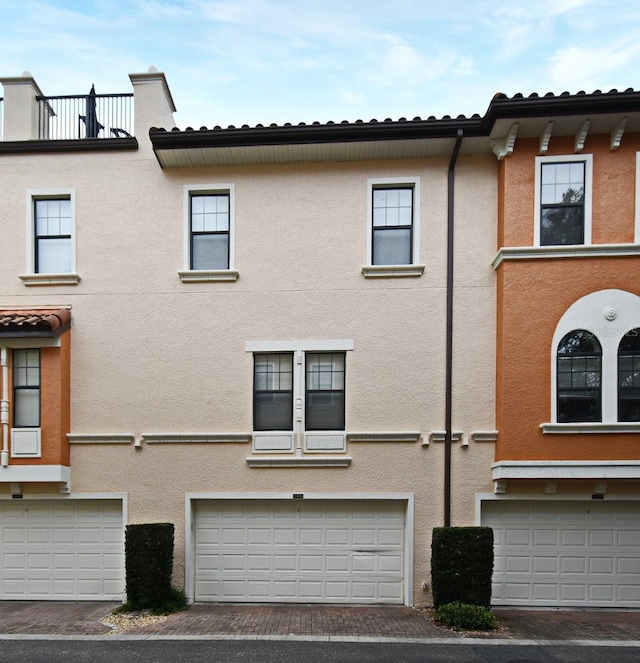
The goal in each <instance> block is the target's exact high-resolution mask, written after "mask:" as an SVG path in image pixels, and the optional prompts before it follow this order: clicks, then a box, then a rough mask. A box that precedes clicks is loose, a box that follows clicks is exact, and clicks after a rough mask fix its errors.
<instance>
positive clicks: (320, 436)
mask: <svg viewBox="0 0 640 663" xmlns="http://www.w3.org/2000/svg"><path fill="white" fill-rule="evenodd" d="M353 349H354V341H353V340H352V339H333V340H330V339H324V340H291V341H247V342H246V343H245V350H246V351H247V352H250V353H252V356H253V431H254V435H253V451H254V452H256V453H282V452H293V451H295V450H296V449H297V451H302V449H304V451H305V453H306V452H310V453H327V452H332V451H334V452H335V451H339V452H344V451H345V450H346V437H345V430H346V397H345V395H346V364H347V354H348V352H349V351H350V350H353Z"/></svg>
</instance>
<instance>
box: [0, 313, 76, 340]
mask: <svg viewBox="0 0 640 663" xmlns="http://www.w3.org/2000/svg"><path fill="white" fill-rule="evenodd" d="M70 322H71V311H70V310H69V309H67V308H60V309H20V310H16V309H0V336H11V335H12V334H15V333H19V335H27V336H28V335H31V333H33V334H34V335H36V334H38V335H42V333H43V332H44V333H45V334H46V335H47V336H57V335H58V334H60V333H62V332H63V331H65V329H66V328H67V327H68V326H69V324H70Z"/></svg>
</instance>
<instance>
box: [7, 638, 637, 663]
mask: <svg viewBox="0 0 640 663" xmlns="http://www.w3.org/2000/svg"><path fill="white" fill-rule="evenodd" d="M235 661H240V662H241V663H363V662H365V663H445V662H446V663H450V662H460V663H462V662H464V663H638V662H640V648H637V647H633V646H629V647H624V646H611V645H606V643H601V644H598V643H595V642H594V643H593V644H591V645H589V646H574V645H513V644H511V643H503V644H488V643H487V644H485V643H464V644H462V643H460V644H458V643H446V644H440V643H433V644H432V643H427V644H415V643H361V642H357V643H344V642H308V641H292V640H278V641H273V640H270V641H265V640H116V639H110V638H105V639H104V640H103V639H101V640H44V639H42V640H23V639H20V640H3V641H2V642H0V662H1V663H88V662H89V663H192V662H197V663H234V662H235Z"/></svg>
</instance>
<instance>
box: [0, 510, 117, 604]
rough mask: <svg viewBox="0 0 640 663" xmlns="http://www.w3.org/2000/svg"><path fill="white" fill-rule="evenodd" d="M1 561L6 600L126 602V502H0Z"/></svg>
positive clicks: (0, 584)
mask: <svg viewBox="0 0 640 663" xmlns="http://www.w3.org/2000/svg"><path fill="white" fill-rule="evenodd" d="M0 561H1V567H0V599H4V600H7V599H55V600H70V599H82V600H93V599H102V600H105V599H110V600H113V599H115V600H120V599H121V598H122V596H123V592H124V535H123V528H122V503H121V502H120V501H119V500H91V501H89V500H86V501H85V500H66V501H40V500H38V501H36V500H34V501H27V500H24V501H23V500H20V501H11V502H9V501H0Z"/></svg>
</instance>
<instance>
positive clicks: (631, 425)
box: [540, 421, 640, 434]
mask: <svg viewBox="0 0 640 663" xmlns="http://www.w3.org/2000/svg"><path fill="white" fill-rule="evenodd" d="M540 428H541V429H542V432H543V433H552V434H556V433H559V434H567V433H640V422H637V423H636V422H633V421H630V422H612V423H601V422H596V423H575V424H573V423H572V424H550V423H547V424H540Z"/></svg>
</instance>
